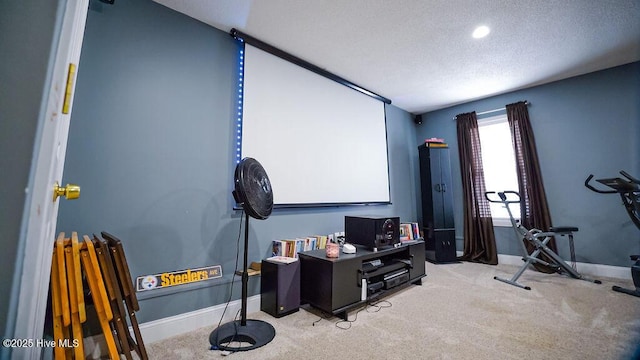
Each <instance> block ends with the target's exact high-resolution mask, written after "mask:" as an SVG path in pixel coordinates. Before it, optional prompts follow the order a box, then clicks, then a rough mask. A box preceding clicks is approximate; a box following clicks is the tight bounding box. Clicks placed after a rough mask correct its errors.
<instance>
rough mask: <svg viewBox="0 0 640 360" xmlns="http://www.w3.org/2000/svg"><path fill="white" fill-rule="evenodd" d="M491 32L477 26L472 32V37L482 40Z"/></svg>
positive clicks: (485, 27) (486, 28) (484, 27)
mask: <svg viewBox="0 0 640 360" xmlns="http://www.w3.org/2000/svg"><path fill="white" fill-rule="evenodd" d="M490 32H491V29H489V27H487V26H484V25H482V26H478V27H477V28H476V29H475V30H473V37H474V38H476V39H480V38H483V37H485V36H487V35H489V33H490Z"/></svg>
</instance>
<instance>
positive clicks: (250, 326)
mask: <svg viewBox="0 0 640 360" xmlns="http://www.w3.org/2000/svg"><path fill="white" fill-rule="evenodd" d="M234 184H235V185H234V187H235V189H234V190H233V198H234V199H235V201H236V203H238V204H239V205H241V206H242V208H243V210H244V213H245V217H246V222H245V227H244V268H243V271H242V309H241V315H240V320H234V321H232V322H229V323H226V324H222V325H221V326H219V327H218V328H216V329H215V330H214V331H213V332H212V333H211V335H209V342H210V343H211V345H213V346H215V347H217V348H218V349H220V350H227V351H246V350H252V349H255V348H258V347H260V346H263V345H265V344H268V343H269V342H270V341H271V340H273V338H274V337H275V336H276V330H275V329H274V328H273V326H271V324H269V323H267V322H264V321H261V320H247V283H248V282H249V275H248V273H247V270H248V264H247V262H248V259H247V258H248V246H249V217H252V218H255V219H259V220H265V219H267V218H268V217H269V215H271V211H272V210H273V193H272V190H271V182H269V177H268V176H267V173H266V172H265V170H264V168H263V167H262V165H260V163H259V162H258V161H257V160H255V159H253V158H249V157H247V158H244V159H242V160H241V161H240V163H238V165H237V166H236V170H235V175H234ZM232 342H238V343H242V344H249V345H247V346H230V343H232Z"/></svg>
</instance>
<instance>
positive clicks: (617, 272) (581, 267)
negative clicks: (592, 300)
mask: <svg viewBox="0 0 640 360" xmlns="http://www.w3.org/2000/svg"><path fill="white" fill-rule="evenodd" d="M498 263H500V264H507V265H516V266H520V265H522V256H515V255H501V254H498ZM576 268H577V270H578V272H580V273H581V274H584V275H590V276H594V277H597V276H600V277H608V278H616V279H624V280H631V270H629V268H628V267H622V266H612V265H602V264H589V263H581V262H576Z"/></svg>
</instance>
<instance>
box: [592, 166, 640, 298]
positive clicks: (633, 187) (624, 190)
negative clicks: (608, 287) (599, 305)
mask: <svg viewBox="0 0 640 360" xmlns="http://www.w3.org/2000/svg"><path fill="white" fill-rule="evenodd" d="M620 175H622V178H619V177H617V178H606V179H597V180H596V181H597V182H599V183H600V184H602V185H604V186H607V187H608V189H607V190H602V189H598V188H596V187H594V186H593V185H591V184H590V182H591V179H593V175H589V177H588V178H587V180H585V182H584V186H586V187H587V188H588V189H589V190H592V191H595V192H597V193H600V194H619V195H620V198H621V199H622V204H623V205H624V207H625V209H626V210H627V214H628V215H629V217H630V218H631V221H632V222H633V223H634V224H635V225H636V226H637V227H638V229H640V180H638V179H636V178H634V177H633V176H631V175H629V174H628V173H626V172H624V171H620ZM630 258H631V261H635V263H634V264H633V265H632V266H631V278H632V279H633V285H634V286H635V290H631V289H626V288H623V287H620V286H613V287H612V289H613V290H614V291H617V292H621V293H625V294H629V295H633V296H637V297H640V255H631V256H630Z"/></svg>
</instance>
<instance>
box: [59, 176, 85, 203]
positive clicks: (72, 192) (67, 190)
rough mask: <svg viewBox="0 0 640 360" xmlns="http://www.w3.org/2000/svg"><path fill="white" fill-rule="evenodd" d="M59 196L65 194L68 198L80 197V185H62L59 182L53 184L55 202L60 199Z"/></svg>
mask: <svg viewBox="0 0 640 360" xmlns="http://www.w3.org/2000/svg"><path fill="white" fill-rule="evenodd" d="M58 196H64V198H65V199H67V200H74V199H77V198H79V197H80V186H78V185H74V184H67V186H65V187H60V185H59V184H58V182H57V181H56V183H55V184H54V185H53V202H55V201H56V200H57V199H58Z"/></svg>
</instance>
